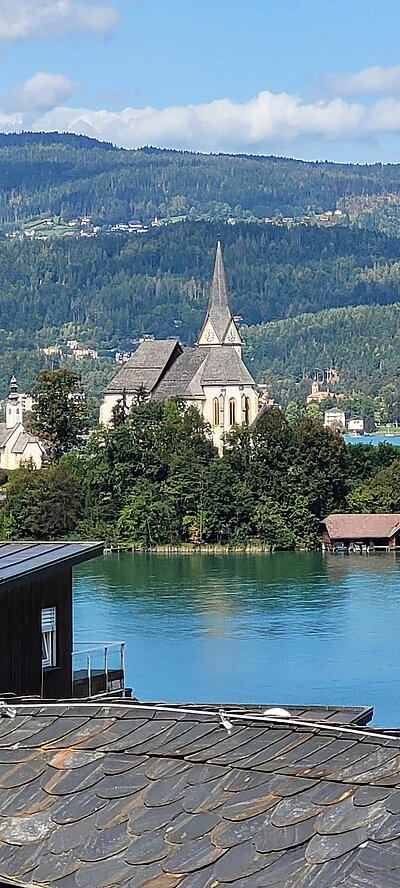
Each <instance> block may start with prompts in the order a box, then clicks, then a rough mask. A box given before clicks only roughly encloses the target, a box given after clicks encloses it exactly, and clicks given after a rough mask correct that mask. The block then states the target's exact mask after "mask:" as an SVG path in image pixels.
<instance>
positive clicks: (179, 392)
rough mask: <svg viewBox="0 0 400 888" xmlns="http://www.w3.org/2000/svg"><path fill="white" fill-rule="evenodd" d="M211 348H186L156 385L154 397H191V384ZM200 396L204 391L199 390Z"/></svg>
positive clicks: (159, 399)
mask: <svg viewBox="0 0 400 888" xmlns="http://www.w3.org/2000/svg"><path fill="white" fill-rule="evenodd" d="M208 352H209V349H204V348H202V349H200V348H184V349H183V351H182V353H181V354H180V355H179V356H178V357H177V359H176V361H174V363H173V364H171V366H170V367H169V369H168V370H167V372H166V374H165V376H164V377H163V379H162V380H161V382H160V384H159V385H158V386H157V387H156V390H155V392H154V396H153V397H154V398H155V399H156V400H158V401H167V400H168V399H169V398H179V397H180V398H185V397H189V398H190V397H191V396H192V395H193V394H194V393H193V392H192V391H191V384H192V382H193V379H194V378H195V377H196V375H197V373H198V371H199V369H200V372H201V367H202V365H203V364H204V361H205V360H206V358H207V354H208ZM198 394H200V396H201V395H202V392H198Z"/></svg>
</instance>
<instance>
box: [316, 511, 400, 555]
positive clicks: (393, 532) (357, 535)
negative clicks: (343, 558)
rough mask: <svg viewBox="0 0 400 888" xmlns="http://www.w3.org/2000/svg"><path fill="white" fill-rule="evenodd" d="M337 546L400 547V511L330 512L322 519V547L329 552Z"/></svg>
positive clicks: (350, 547) (348, 547) (349, 547)
mask: <svg viewBox="0 0 400 888" xmlns="http://www.w3.org/2000/svg"><path fill="white" fill-rule="evenodd" d="M337 546H339V547H341V546H344V547H346V548H347V549H352V548H353V547H354V546H367V548H375V549H377V548H379V549H396V548H397V547H400V514H396V513H391V514H374V513H371V514H367V513H366V514H362V513H357V514H353V515H328V517H327V518H325V519H324V521H323V522H322V548H323V550H324V551H330V550H331V549H334V548H335V547H337Z"/></svg>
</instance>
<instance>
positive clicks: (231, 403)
mask: <svg viewBox="0 0 400 888" xmlns="http://www.w3.org/2000/svg"><path fill="white" fill-rule="evenodd" d="M242 348H243V343H242V340H241V337H240V333H239V330H238V328H237V326H236V323H235V320H234V318H233V316H232V314H231V310H230V308H229V294H228V287H227V282H226V276H225V269H224V263H223V258H222V250H221V244H220V242H219V241H218V244H217V252H216V257H215V266H214V274H213V279H212V284H211V290H210V298H209V304H208V310H207V314H206V317H205V320H204V323H203V326H202V329H201V331H200V335H199V339H198V342H197V344H196V345H195V346H194V347H192V348H187V347H184V346H182V345H181V344H180V342H179V340H178V339H165V340H148V339H145V341H143V342H141V343H140V345H139V347H138V348H137V350H136V351H135V353H134V355H133V356H132V357H131V358H130V359H129V361H127V363H126V364H125V365H124V367H123V368H122V369H121V370H120V372H119V373H118V374H117V376H115V377H114V379H113V380H112V381H111V382H110V383H109V385H108V386H107V388H106V390H105V396H104V401H103V404H102V405H101V408H100V423H101V424H102V425H106V426H107V425H110V424H111V422H112V418H113V410H114V408H115V407H116V405H117V404H118V402H120V401H121V399H122V397H125V398H126V404H127V406H128V407H131V406H132V405H134V404H135V403H137V396H138V393H139V392H142V393H143V392H144V393H146V395H147V397H148V398H150V399H152V400H158V401H160V400H161V401H167V400H168V399H170V398H176V397H180V398H182V399H183V400H184V401H185V403H186V404H187V405H188V406H189V405H193V406H195V407H197V409H198V410H199V412H200V414H201V415H202V416H203V418H204V419H205V421H206V422H208V423H210V426H211V428H212V437H213V442H214V444H215V446H216V447H217V448H218V450H219V452H220V453H221V452H222V448H223V436H224V435H225V434H226V433H227V432H229V431H230V430H231V429H232V428H233V427H234V426H235V425H243V424H246V425H250V424H251V423H252V422H253V421H254V419H255V417H256V415H257V413H258V409H259V405H258V391H257V386H256V383H255V381H254V379H253V377H252V375H251V373H250V371H249V370H248V368H247V367H246V365H245V363H244V362H243V359H242Z"/></svg>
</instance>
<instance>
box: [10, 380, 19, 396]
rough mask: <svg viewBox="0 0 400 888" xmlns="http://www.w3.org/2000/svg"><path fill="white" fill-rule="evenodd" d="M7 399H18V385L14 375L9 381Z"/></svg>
mask: <svg viewBox="0 0 400 888" xmlns="http://www.w3.org/2000/svg"><path fill="white" fill-rule="evenodd" d="M8 397H9V398H18V383H17V380H16V378H15V376H14V375H13V376H12V377H11V379H10V388H9V394H8Z"/></svg>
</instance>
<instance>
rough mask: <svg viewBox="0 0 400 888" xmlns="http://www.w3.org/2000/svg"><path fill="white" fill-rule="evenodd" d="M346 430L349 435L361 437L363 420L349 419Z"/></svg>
mask: <svg viewBox="0 0 400 888" xmlns="http://www.w3.org/2000/svg"><path fill="white" fill-rule="evenodd" d="M347 430H348V433H349V435H363V434H364V420H363V419H349V421H348V423H347Z"/></svg>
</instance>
